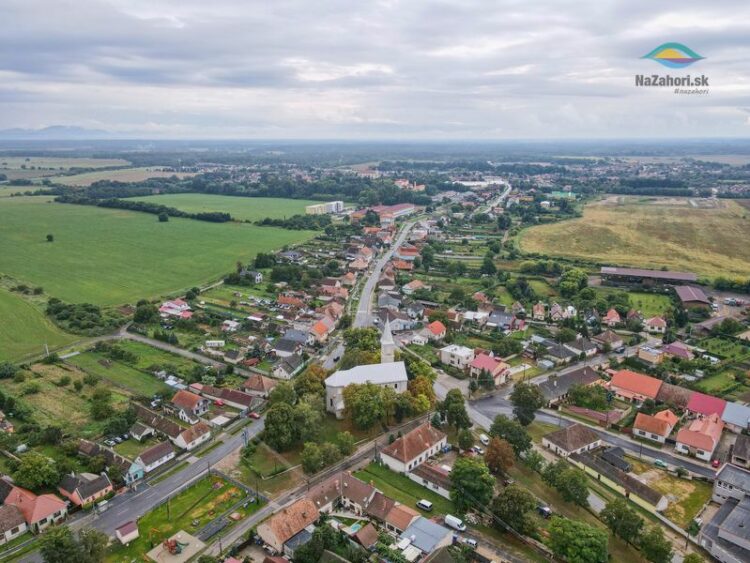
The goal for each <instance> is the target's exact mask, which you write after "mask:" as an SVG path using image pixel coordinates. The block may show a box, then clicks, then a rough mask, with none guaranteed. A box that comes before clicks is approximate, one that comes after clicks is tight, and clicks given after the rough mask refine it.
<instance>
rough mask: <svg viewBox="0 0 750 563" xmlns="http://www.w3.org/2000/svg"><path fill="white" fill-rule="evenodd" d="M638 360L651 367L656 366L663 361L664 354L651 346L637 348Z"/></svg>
mask: <svg viewBox="0 0 750 563" xmlns="http://www.w3.org/2000/svg"><path fill="white" fill-rule="evenodd" d="M638 359H639V360H641V361H642V362H646V363H647V364H650V365H652V366H655V365H658V364H660V363H662V362H663V361H664V352H662V351H661V350H660V349H659V348H654V347H653V346H645V345H644V346H639V347H638Z"/></svg>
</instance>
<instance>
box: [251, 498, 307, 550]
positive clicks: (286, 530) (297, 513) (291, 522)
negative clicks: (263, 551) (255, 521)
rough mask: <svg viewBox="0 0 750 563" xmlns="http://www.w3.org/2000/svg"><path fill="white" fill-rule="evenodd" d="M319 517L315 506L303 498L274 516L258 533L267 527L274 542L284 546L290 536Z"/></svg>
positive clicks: (262, 525)
mask: <svg viewBox="0 0 750 563" xmlns="http://www.w3.org/2000/svg"><path fill="white" fill-rule="evenodd" d="M319 516H320V513H319V512H318V509H317V508H315V504H313V502H312V501H311V500H308V499H306V498H303V499H300V500H298V501H297V502H295V503H294V504H292V505H291V506H289V507H287V508H283V509H281V510H280V511H279V512H277V513H276V514H274V515H273V516H272V517H271V518H269V519H268V520H267V521H266V522H264V523H263V524H261V526H259V531H260V529H261V528H263V527H267V528H268V529H269V530H270V531H271V533H272V534H273V535H274V536H275V537H276V540H277V541H278V542H279V543H280V544H284V543H286V542H287V541H288V540H289V539H290V538H291V537H292V536H294V535H296V534H298V533H299V532H301V531H302V530H303V529H305V528H306V527H307V526H309V525H310V524H312V523H313V522H315V521H316V520H317V519H318V517H319Z"/></svg>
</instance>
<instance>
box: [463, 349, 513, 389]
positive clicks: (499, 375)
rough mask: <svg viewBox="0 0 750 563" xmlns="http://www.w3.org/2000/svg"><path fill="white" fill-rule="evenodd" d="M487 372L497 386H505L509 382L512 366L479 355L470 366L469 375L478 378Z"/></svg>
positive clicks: (490, 357) (484, 355) (487, 356)
mask: <svg viewBox="0 0 750 563" xmlns="http://www.w3.org/2000/svg"><path fill="white" fill-rule="evenodd" d="M485 371H486V372H487V373H489V374H490V375H491V376H492V379H493V380H494V381H495V385H496V386H497V385H503V384H504V383H505V382H506V381H507V380H508V375H509V374H510V366H509V365H508V364H506V363H505V362H503V361H501V360H498V359H496V358H494V357H492V356H489V355H487V354H484V353H482V354H478V355H477V356H476V357H475V358H474V359H473V360H472V362H471V364H469V375H471V377H477V378H478V377H479V376H480V375H481V374H482V372H485Z"/></svg>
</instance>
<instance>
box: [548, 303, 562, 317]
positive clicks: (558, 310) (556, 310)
mask: <svg viewBox="0 0 750 563" xmlns="http://www.w3.org/2000/svg"><path fill="white" fill-rule="evenodd" d="M549 318H550V320H551V321H552V322H558V321H561V320H563V319H564V318H565V313H564V311H563V308H562V307H561V306H560V304H559V303H553V304H552V306H551V307H550V308H549Z"/></svg>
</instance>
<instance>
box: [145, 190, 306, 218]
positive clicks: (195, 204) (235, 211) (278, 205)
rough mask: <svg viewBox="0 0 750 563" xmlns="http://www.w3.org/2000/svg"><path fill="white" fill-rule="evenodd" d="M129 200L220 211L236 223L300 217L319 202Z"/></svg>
mask: <svg viewBox="0 0 750 563" xmlns="http://www.w3.org/2000/svg"><path fill="white" fill-rule="evenodd" d="M133 199H134V200H136V201H148V202H150V203H158V204H160V205H166V206H168V207H175V208H177V209H179V210H180V211H187V212H188V213H201V212H206V211H224V212H226V213H229V214H230V215H231V216H232V217H234V218H235V219H237V220H240V221H257V220H258V219H264V218H266V217H271V218H272V219H283V218H284V217H290V216H292V215H304V213H305V206H306V205H312V204H313V203H320V202H317V201H312V200H306V199H283V198H276V197H236V196H224V195H211V194H162V195H152V196H147V197H136V198H133Z"/></svg>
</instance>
